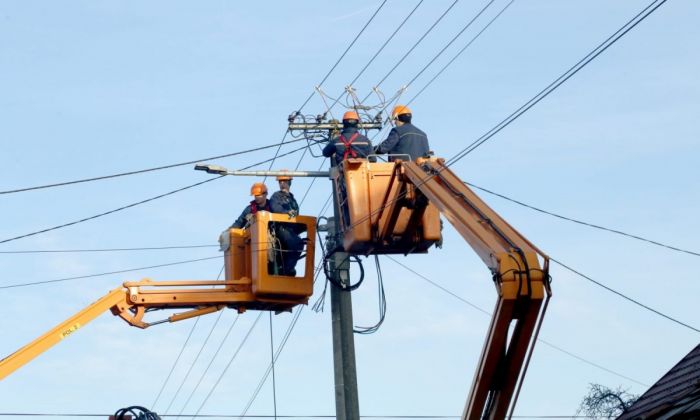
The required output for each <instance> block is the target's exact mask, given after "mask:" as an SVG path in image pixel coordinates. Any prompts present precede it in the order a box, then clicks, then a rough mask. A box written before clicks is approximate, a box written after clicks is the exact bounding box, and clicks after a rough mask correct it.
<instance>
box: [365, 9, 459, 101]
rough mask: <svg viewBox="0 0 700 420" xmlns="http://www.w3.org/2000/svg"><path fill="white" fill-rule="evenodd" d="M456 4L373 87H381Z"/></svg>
mask: <svg viewBox="0 0 700 420" xmlns="http://www.w3.org/2000/svg"><path fill="white" fill-rule="evenodd" d="M458 2H459V0H454V1H453V2H452V3H451V4H450V6H449V7H448V8H447V9H445V11H444V12H442V14H441V15H440V17H438V19H437V20H436V21H435V22H433V24H432V25H431V26H430V27H429V28H428V30H427V31H425V33H423V35H422V36H421V37H420V38H419V39H418V41H416V42H415V43H414V44H413V46H412V47H411V48H409V50H408V51H407V52H406V53H405V54H404V55H403V56H402V57H401V58H400V59H399V61H398V62H397V63H396V64H395V65H394V67H392V68H391V70H389V72H387V74H385V75H384V77H382V79H381V80H380V81H379V82H378V83H377V84H376V85H375V87H379V85H381V84H382V83H384V81H385V80H386V79H387V78H388V77H389V76H390V75H391V74H392V73H393V72H394V70H396V69H397V68H398V67H399V66H400V65H401V63H403V61H404V60H405V59H406V57H408V56H409V55H410V54H411V53H412V52H413V50H415V49H416V48H417V47H418V45H420V43H421V42H423V40H424V39H425V37H426V36H428V34H430V32H432V31H433V29H435V27H436V26H437V24H438V23H440V21H441V20H442V19H443V18H444V17H445V16H447V14H448V13H449V12H450V10H452V8H453V7H454V6H455V5H456V4H457V3H458ZM369 96H370V94H367V96H365V98H364V99H363V100H362V102H364V101H366V100H367V98H369Z"/></svg>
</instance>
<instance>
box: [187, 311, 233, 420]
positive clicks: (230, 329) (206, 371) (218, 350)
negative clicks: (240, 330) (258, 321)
mask: <svg viewBox="0 0 700 420" xmlns="http://www.w3.org/2000/svg"><path fill="white" fill-rule="evenodd" d="M239 319H240V314H238V313H237V314H236V318H234V320H233V323H231V326H230V327H229V328H228V330H227V331H226V334H224V338H222V339H221V342H220V343H219V347H217V348H216V351H215V352H214V355H213V356H212V357H211V359H210V360H209V364H208V365H207V367H206V369H204V371H203V372H202V374H201V375H200V376H199V380H198V381H197V384H196V385H195V387H194V388H193V389H192V391H191V392H190V395H189V396H188V397H187V400H185V404H183V405H182V409H181V410H180V413H178V416H180V415H182V412H183V411H185V407H187V404H189V403H190V401H191V400H192V397H193V396H194V394H195V392H197V390H198V389H199V386H200V385H201V384H202V381H203V380H204V377H206V375H207V373H208V372H209V369H211V366H212V365H213V364H214V360H215V359H216V356H218V355H219V352H220V351H221V349H222V348H223V347H224V343H226V340H227V339H228V336H229V335H230V334H231V331H233V327H234V326H235V325H236V323H237V322H238V320H239Z"/></svg>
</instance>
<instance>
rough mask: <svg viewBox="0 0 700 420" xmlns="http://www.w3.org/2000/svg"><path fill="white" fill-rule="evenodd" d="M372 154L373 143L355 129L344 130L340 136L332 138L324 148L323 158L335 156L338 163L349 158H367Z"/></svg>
mask: <svg viewBox="0 0 700 420" xmlns="http://www.w3.org/2000/svg"><path fill="white" fill-rule="evenodd" d="M372 152H373V149H372V142H371V141H370V140H369V139H368V138H367V137H366V136H364V135H363V134H361V133H360V132H359V131H358V130H357V128H355V127H347V128H343V131H341V132H340V136H338V137H334V138H332V139H331V140H330V141H328V144H326V147H324V148H323V156H326V157H331V156H333V155H334V154H335V161H336V162H337V163H340V162H342V161H343V160H345V159H348V158H366V157H367V156H369V155H371V154H372Z"/></svg>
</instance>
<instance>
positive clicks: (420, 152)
mask: <svg viewBox="0 0 700 420" xmlns="http://www.w3.org/2000/svg"><path fill="white" fill-rule="evenodd" d="M391 118H392V120H393V121H394V123H395V124H396V126H395V127H394V128H392V129H391V131H390V132H389V136H388V137H387V138H386V140H384V141H383V142H382V143H381V144H380V145H379V146H377V147H375V148H374V152H375V153H376V154H383V153H388V154H390V155H404V156H396V158H397V159H405V158H406V155H408V156H410V158H411V160H416V159H417V158H419V157H425V156H428V154H429V152H430V146H429V145H428V136H427V135H426V134H425V133H424V132H423V131H422V130H420V129H419V128H418V127H416V126H415V125H413V123H411V120H412V118H413V114H412V113H411V110H410V109H408V107H407V106H405V105H397V106H395V107H394V110H393V111H392V112H391ZM389 160H393V158H392V157H390V158H389Z"/></svg>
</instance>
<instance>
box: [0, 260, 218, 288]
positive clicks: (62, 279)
mask: <svg viewBox="0 0 700 420" xmlns="http://www.w3.org/2000/svg"><path fill="white" fill-rule="evenodd" d="M217 258H221V255H217V256H216V257H206V258H197V259H194V260H184V261H175V262H170V263H165V264H158V265H149V266H145V267H136V268H127V269H124V270H116V271H108V272H105V273H98V274H86V275H84V276H74V277H64V278H61V279H53V280H42V281H35V282H31V283H16V284H7V285H4V286H0V289H11V288H14V287H25V286H36V285H38V284H49V283H59V282H64V281H70V280H79V279H88V278H92V277H101V276H108V275H111V274H121V273H128V272H130V271H139V270H147V269H150V268H160V267H169V266H172V265H180V264H189V263H193V262H198V261H207V260H213V259H217Z"/></svg>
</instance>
